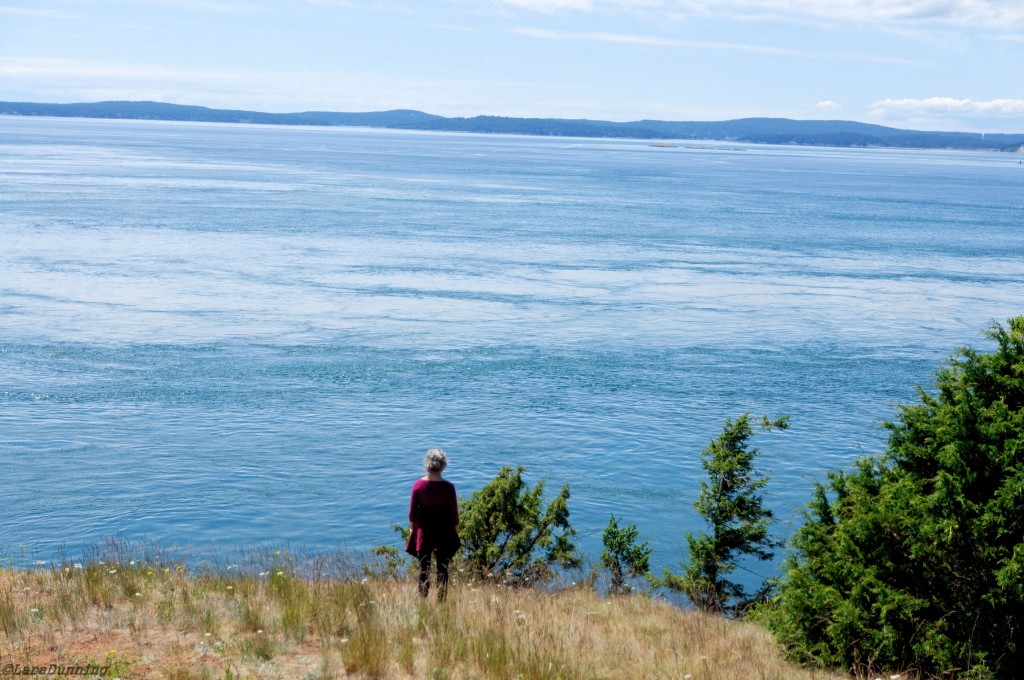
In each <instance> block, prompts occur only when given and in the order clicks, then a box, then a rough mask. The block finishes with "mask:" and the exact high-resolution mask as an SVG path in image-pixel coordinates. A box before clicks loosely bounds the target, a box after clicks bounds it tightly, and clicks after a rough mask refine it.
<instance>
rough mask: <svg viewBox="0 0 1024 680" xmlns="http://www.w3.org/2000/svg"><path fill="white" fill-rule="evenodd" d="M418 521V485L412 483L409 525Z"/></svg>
mask: <svg viewBox="0 0 1024 680" xmlns="http://www.w3.org/2000/svg"><path fill="white" fill-rule="evenodd" d="M415 522H416V485H415V484H413V485H412V493H411V494H410V495H409V525H410V526H411V525H413V524H414V523H415Z"/></svg>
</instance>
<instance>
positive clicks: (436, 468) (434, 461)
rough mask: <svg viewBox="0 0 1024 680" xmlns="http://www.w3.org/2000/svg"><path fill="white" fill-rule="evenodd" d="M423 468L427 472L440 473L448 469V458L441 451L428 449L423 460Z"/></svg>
mask: <svg viewBox="0 0 1024 680" xmlns="http://www.w3.org/2000/svg"><path fill="white" fill-rule="evenodd" d="M423 467H425V468H426V469H427V472H440V471H441V470H444V469H445V468H446V467H448V456H446V455H444V451H442V450H441V449H430V450H429V451H427V455H426V457H424V459H423Z"/></svg>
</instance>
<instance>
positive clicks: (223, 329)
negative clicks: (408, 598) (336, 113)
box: [0, 117, 1024, 565]
mask: <svg viewBox="0 0 1024 680" xmlns="http://www.w3.org/2000/svg"><path fill="white" fill-rule="evenodd" d="M704 147H706V148H685V145H683V144H681V145H680V147H679V148H674V149H666V148H655V147H652V146H650V145H649V144H648V143H645V142H642V141H628V140H588V139H565V138H560V139H559V138H555V139H547V138H532V137H507V136H483V135H468V134H437V133H418V132H391V131H378V130H363V129H344V128H342V129H317V128H285V127H262V126H241V125H238V126H235V125H203V124H182V123H162V122H133V121H99V120H97V121H84V120H66V119H64V120H61V119H28V118H26V119H20V118H4V117H0V480H2V484H3V498H4V500H3V503H2V509H0V554H3V555H10V556H13V558H14V559H15V560H16V561H17V560H21V559H24V560H26V561H30V560H32V559H37V558H39V557H42V558H49V557H51V556H53V555H55V554H57V553H59V552H60V551H62V550H65V551H68V552H70V553H79V552H81V550H82V549H83V548H84V547H85V546H88V545H90V544H92V543H93V542H95V541H97V540H99V539H102V538H103V537H109V536H113V535H118V534H120V535H123V536H124V537H126V538H129V539H140V540H147V541H155V542H157V543H160V544H162V545H167V546H183V547H187V546H192V547H201V548H204V549H207V548H216V549H229V548H230V549H234V548H237V547H246V546H266V545H272V546H283V545H290V546H292V547H293V548H304V549H312V550H317V549H333V548H335V547H338V546H343V547H345V548H348V549H350V550H362V549H366V548H368V547H370V546H373V545H376V544H379V543H381V542H385V541H392V542H393V540H394V538H393V534H392V532H391V529H390V528H389V527H390V525H391V524H392V523H395V522H404V521H405V513H406V511H407V502H408V501H407V499H408V493H409V489H410V487H411V484H412V482H413V480H414V479H415V478H416V477H417V476H419V475H420V474H422V470H421V467H420V461H421V460H422V455H423V452H424V451H425V450H426V449H427V448H428V447H432V446H440V447H442V448H444V449H446V450H447V451H448V453H449V455H450V458H451V466H450V468H449V472H448V475H447V476H448V477H449V478H450V479H451V480H452V481H453V482H455V484H456V486H457V488H458V489H459V491H460V493H462V494H468V493H470V492H471V491H473V490H474V489H477V488H479V487H480V486H481V485H483V484H484V483H485V482H486V481H487V480H489V479H490V478H492V477H493V476H494V474H495V473H496V472H497V471H498V470H499V468H500V467H501V466H503V465H523V466H525V467H526V468H527V477H528V478H529V479H530V480H531V481H535V480H538V479H541V478H544V479H547V480H548V484H549V486H550V488H552V489H554V488H557V487H560V486H561V485H562V484H570V486H571V490H572V499H571V501H570V509H571V512H572V521H573V523H574V524H575V526H576V527H577V529H578V530H579V533H580V538H581V543H582V545H583V547H584V548H585V549H587V550H588V551H589V552H590V553H591V554H598V553H599V550H600V533H601V529H602V528H603V527H604V525H605V524H606V523H607V520H608V516H609V514H611V513H614V514H615V515H617V516H619V517H621V518H622V519H623V520H625V521H626V522H635V523H636V524H638V526H639V528H640V530H641V533H642V535H643V536H644V537H645V538H647V539H649V540H650V541H651V544H652V545H653V546H654V548H655V560H656V561H657V563H658V564H659V565H664V564H670V563H674V562H676V561H677V560H678V559H680V558H681V557H683V551H682V547H681V546H682V545H683V542H682V537H683V534H684V532H685V531H687V530H692V529H699V528H700V526H701V525H700V524H699V518H698V517H697V516H696V514H695V511H694V510H693V508H692V505H691V504H692V502H693V500H694V499H695V498H696V495H697V493H698V483H699V481H700V479H701V477H702V471H701V468H700V451H701V449H702V448H704V446H705V445H706V444H707V443H708V441H709V439H711V438H712V437H714V436H715V435H716V434H717V433H718V431H719V430H720V428H721V425H722V422H723V421H724V419H725V418H727V417H730V416H736V415H739V414H741V413H744V412H748V411H749V412H751V413H752V414H756V415H758V416H759V415H761V414H763V413H768V414H770V415H773V416H775V415H781V414H790V416H791V418H792V429H791V430H790V431H788V432H785V433H780V434H770V435H759V436H758V439H757V440H756V441H758V442H759V446H760V448H761V450H762V458H761V459H760V462H761V465H762V467H763V469H764V470H765V471H766V472H769V473H770V474H771V475H772V482H771V485H770V486H769V489H768V497H769V503H770V504H771V505H772V507H774V508H775V509H776V511H777V513H778V515H779V517H780V523H779V526H778V532H779V535H780V536H783V535H786V534H787V533H788V532H789V531H791V530H792V526H793V522H794V521H795V517H796V511H797V509H798V507H799V506H800V505H801V504H803V503H804V502H805V501H806V500H807V499H808V498H809V490H810V484H811V481H812V480H814V479H822V478H823V477H824V473H825V471H826V470H827V469H829V468H832V467H836V466H841V465H846V464H849V463H850V462H851V461H853V460H854V459H855V458H856V457H857V456H859V455H861V454H864V453H873V452H878V451H880V450H881V449H882V447H883V446H884V442H885V433H884V431H883V430H882V429H881V427H880V424H881V422H882V421H883V420H885V419H887V418H890V417H892V415H893V413H894V409H895V405H896V403H898V402H901V401H902V402H907V401H911V400H913V399H914V398H915V384H918V383H920V384H925V385H927V384H928V383H929V382H930V381H931V378H932V375H933V372H934V369H935V368H936V366H937V365H938V363H939V362H940V361H941V360H942V359H943V358H944V357H946V356H947V355H948V354H949V352H950V351H951V350H952V349H953V348H954V347H956V346H959V345H965V344H972V345H974V346H977V347H988V342H987V341H986V340H984V339H983V338H982V336H981V333H982V331H983V330H984V329H985V327H986V326H987V325H988V324H989V323H990V322H991V321H992V320H1005V319H1006V318H1007V317H1009V316H1013V315H1017V314H1022V313H1024V167H1022V166H1020V165H1019V162H1018V161H1019V157H1018V156H1015V155H1011V154H994V153H985V154H970V153H952V152H941V151H891V150H836V149H811V148H801V147H769V146H759V147H754V146H742V147H738V146H736V145H734V144H729V143H707V144H704Z"/></svg>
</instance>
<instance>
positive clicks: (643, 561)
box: [601, 515, 652, 593]
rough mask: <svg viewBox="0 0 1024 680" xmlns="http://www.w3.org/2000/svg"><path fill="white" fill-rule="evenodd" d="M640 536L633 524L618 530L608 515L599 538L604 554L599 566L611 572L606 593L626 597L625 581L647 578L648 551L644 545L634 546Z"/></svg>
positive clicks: (649, 554) (649, 551)
mask: <svg viewBox="0 0 1024 680" xmlns="http://www.w3.org/2000/svg"><path fill="white" fill-rule="evenodd" d="M639 537H640V532H639V531H638V530H637V528H636V525H635V524H630V525H629V526H625V527H622V528H619V523H618V520H616V519H615V515H612V516H611V518H610V519H609V520H608V526H606V527H605V528H604V533H602V534H601V541H602V542H603V543H604V550H603V551H602V552H601V564H602V565H603V566H604V567H605V568H606V569H608V571H610V572H611V575H612V582H611V585H610V586H609V590H610V591H611V592H612V593H628V592H629V591H630V587H629V585H627V584H626V578H636V577H642V576H647V575H648V574H649V573H650V558H651V550H652V549H651V548H650V547H648V545H647V541H644V542H643V543H640V544H639V545H637V543H636V541H637V539H638V538H639Z"/></svg>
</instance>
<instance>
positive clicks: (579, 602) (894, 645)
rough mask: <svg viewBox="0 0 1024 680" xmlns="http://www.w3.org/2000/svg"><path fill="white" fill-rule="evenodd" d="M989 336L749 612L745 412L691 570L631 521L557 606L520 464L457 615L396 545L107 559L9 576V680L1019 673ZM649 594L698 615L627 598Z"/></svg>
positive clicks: (781, 423) (723, 442)
mask: <svg viewBox="0 0 1024 680" xmlns="http://www.w3.org/2000/svg"><path fill="white" fill-rule="evenodd" d="M989 338H990V339H991V340H992V341H994V343H995V345H996V347H995V350H994V351H993V352H990V353H982V352H977V351H974V350H971V349H961V350H958V351H957V352H956V353H955V354H954V355H953V356H952V357H951V358H950V360H949V361H948V362H947V363H946V364H945V365H944V366H943V367H942V368H941V369H940V370H939V372H938V374H937V380H936V384H935V387H936V391H935V393H934V394H931V393H928V392H926V391H925V390H921V393H920V401H921V403H919V404H911V405H905V406H902V407H900V409H899V412H898V413H897V418H896V420H895V421H894V422H893V423H889V424H888V425H887V427H888V428H889V430H890V438H889V443H888V447H887V450H886V452H885V453H884V454H882V455H879V456H877V457H866V458H863V459H861V460H859V461H857V462H856V463H855V465H854V466H853V468H852V469H851V470H849V471H842V470H839V471H833V472H831V473H830V474H829V477H828V480H829V481H828V483H827V484H817V485H816V486H815V489H814V494H813V498H812V501H811V503H810V504H809V505H808V509H807V512H806V516H805V522H804V523H803V525H802V526H801V527H800V528H799V529H797V531H796V533H795V535H794V536H793V538H792V539H791V540H790V542H789V550H788V555H787V559H786V563H785V569H784V574H783V576H782V578H781V579H778V580H772V581H770V582H768V583H766V584H764V586H763V587H762V588H760V589H759V590H758V592H756V593H754V594H752V595H749V594H747V593H746V591H745V590H744V588H743V587H742V586H741V584H739V583H734V582H732V581H730V580H729V579H728V576H729V574H730V573H731V572H732V571H733V570H735V569H736V568H737V567H739V566H740V562H739V561H738V560H740V559H744V558H745V559H769V558H770V557H771V556H772V554H773V551H774V549H775V548H777V547H779V545H780V542H779V541H777V540H776V539H774V538H773V537H772V536H771V535H770V532H769V522H770V520H771V519H772V513H771V510H770V509H769V508H767V507H765V505H764V502H765V497H764V495H763V494H762V490H763V489H764V487H765V486H766V485H767V483H768V479H767V478H766V477H763V476H761V475H760V474H759V473H758V472H757V470H756V469H755V467H754V463H755V460H756V458H757V456H758V451H757V450H756V449H754V448H751V447H750V446H749V442H748V440H749V439H750V437H751V436H752V434H753V429H752V428H751V426H750V422H749V419H748V417H747V416H746V415H744V416H742V417H740V418H738V419H737V420H736V421H732V420H727V421H726V423H725V428H724V430H723V432H722V434H721V435H720V436H719V437H718V438H717V439H715V440H713V441H712V442H711V443H710V444H709V445H708V447H707V448H706V449H705V451H704V453H703V454H702V458H703V463H704V469H705V471H706V472H707V473H708V481H707V482H705V483H702V484H701V495H700V498H699V499H698V501H697V503H696V504H695V508H696V510H697V511H698V513H699V514H700V515H701V516H702V517H703V518H704V519H705V520H706V521H707V523H708V528H709V531H708V533H703V534H693V533H690V534H688V535H687V537H686V542H687V545H688V547H689V556H688V559H687V560H686V561H684V562H683V564H682V565H681V566H682V568H683V571H682V573H675V572H672V571H666V572H665V574H664V576H663V577H662V578H657V577H654V576H652V575H651V574H650V573H649V557H650V554H651V549H650V548H649V547H648V545H647V544H646V543H645V542H642V541H640V537H639V535H638V532H637V531H636V527H635V525H620V524H619V519H617V518H615V517H611V518H610V520H609V523H608V526H607V527H606V529H605V531H604V533H603V535H602V539H603V543H604V551H603V553H602V555H601V562H600V564H601V568H603V569H604V572H603V573H604V576H601V574H599V572H598V571H592V572H590V573H589V574H587V576H586V577H585V578H581V579H579V585H577V584H576V583H572V584H569V583H566V584H563V587H560V588H556V587H554V586H553V585H552V582H553V580H554V579H556V578H558V577H564V576H565V574H567V573H572V572H573V570H579V568H580V565H581V564H582V563H583V562H584V561H585V560H584V557H583V556H582V555H580V553H579V551H578V549H577V547H576V544H575V530H574V529H573V527H572V526H571V524H570V522H569V506H568V501H569V487H568V485H566V486H564V487H562V489H561V491H560V492H559V493H558V494H557V495H556V496H555V497H554V498H553V499H551V500H550V501H549V502H547V503H545V501H544V483H543V482H538V483H537V484H536V485H535V486H533V487H532V488H531V487H530V486H528V485H527V484H526V483H525V481H524V479H523V472H524V470H523V469H522V468H517V469H512V468H510V467H506V468H503V469H502V470H501V471H500V472H499V474H498V475H497V477H496V478H495V479H494V480H493V481H492V482H490V483H489V484H487V485H486V486H484V487H483V488H482V489H479V490H477V491H475V492H474V493H473V494H472V495H471V496H470V497H469V498H465V499H463V501H462V525H461V527H460V529H461V532H462V537H463V546H462V552H461V554H460V555H459V556H458V557H457V559H456V561H455V568H456V571H457V572H458V573H459V574H460V575H461V577H462V580H461V583H456V586H455V588H454V589H453V592H452V593H451V595H450V597H449V599H448V600H447V601H446V602H444V603H443V604H438V603H434V602H425V601H422V600H420V599H419V598H418V597H417V595H416V588H415V586H414V585H413V583H412V581H411V580H410V579H409V578H407V577H406V576H405V574H406V573H407V567H408V559H407V558H406V557H405V556H404V555H403V554H402V553H401V552H400V551H399V549H398V548H396V547H394V546H380V547H379V548H377V549H375V550H374V554H375V555H376V561H375V562H372V563H367V564H362V565H354V564H352V563H349V562H346V561H344V560H341V559H335V560H330V559H323V558H319V559H315V560H303V561H302V562H301V563H297V562H296V560H295V559H294V558H291V557H289V556H288V555H287V554H282V553H280V552H277V553H274V554H272V555H264V556H262V557H258V558H254V559H256V562H253V563H248V564H246V565H245V566H244V568H242V569H239V568H238V566H237V565H220V566H215V567H210V566H206V567H204V568H203V569H201V570H198V571H192V570H191V569H190V568H189V567H188V566H186V565H185V564H182V563H177V562H175V561H174V560H170V559H167V558H161V557H151V556H147V557H144V558H140V559H132V558H131V556H130V554H129V552H130V551H128V550H126V549H125V547H124V546H123V545H118V544H116V543H115V544H113V545H112V547H113V550H110V549H109V548H111V546H108V550H107V551H106V552H105V553H104V555H106V556H105V557H104V558H99V557H97V558H95V559H93V560H91V561H89V562H87V563H86V564H84V565H81V564H72V563H68V564H60V565H59V566H49V567H46V568H43V569H38V570H33V571H21V570H12V569H8V570H6V571H0V633H2V635H3V646H2V648H0V655H2V661H3V663H4V668H3V669H2V670H3V671H4V673H5V674H7V675H19V674H20V675H27V674H29V673H27V672H25V671H24V670H19V669H22V668H29V669H31V668H32V667H49V666H50V665H51V664H55V666H54V668H55V669H56V670H57V672H51V674H59V671H60V670H61V668H67V667H72V668H74V667H83V666H84V667H103V668H108V669H109V671H108V672H107V673H106V674H105V677H139V678H168V679H171V680H187V679H191V678H218V679H223V680H230V679H235V678H306V679H309V680H313V679H314V678H332V677H357V678H551V679H555V678H565V679H568V678H683V680H695V679H696V678H708V679H711V678H722V679H726V678H780V679H782V678H814V677H835V673H837V672H843V673H852V674H854V675H855V676H856V677H861V678H875V677H889V678H899V677H908V678H909V677H918V675H919V676H920V677H927V678H932V677H943V678H946V677H957V678H972V679H974V680H981V679H983V678H986V679H987V678H1013V677H1022V673H1021V671H1020V670H1019V669H1020V668H1021V667H1022V666H1024V626H1022V624H1021V615H1020V613H1021V612H1022V611H1024V585H1022V584H1024V317H1018V318H1014V319H1010V321H1009V322H1008V325H1007V327H1003V326H1000V325H998V324H997V325H994V326H993V327H992V328H991V329H990V331H989ZM762 426H763V427H764V428H765V429H772V428H776V429H785V428H786V427H787V426H788V420H787V419H786V418H785V417H783V418H779V419H776V420H770V419H768V418H767V417H766V418H765V419H764V420H763V421H762ZM396 529H397V530H398V532H399V533H400V534H401V533H402V532H403V527H396ZM44 566H45V565H44ZM600 578H606V579H607V583H606V586H607V587H606V588H605V589H604V590H606V591H607V592H608V593H610V594H609V595H608V596H607V597H604V598H602V597H601V596H600V593H599V591H598V589H596V588H595V587H594V583H595V582H596V580H597V579H600ZM644 579H646V582H647V583H649V584H651V585H652V586H654V587H663V588H666V589H667V590H668V591H676V592H679V593H682V594H683V595H685V596H686V597H687V598H688V599H689V600H690V602H691V603H692V604H693V605H694V606H695V607H696V608H697V611H684V610H682V609H679V608H677V607H674V606H672V605H671V604H669V603H667V602H665V601H664V600H660V599H657V598H653V597H651V596H650V595H647V594H630V593H632V592H633V588H634V587H635V586H636V585H638V584H640V583H643V582H644ZM659 592H664V591H659ZM723 612H725V613H728V614H730V615H732V616H746V615H747V614H749V613H753V616H752V617H750V618H751V619H752V620H745V621H744V620H737V619H735V618H733V619H730V618H726V617H723V616H721V613H723ZM759 624H764V625H766V626H767V627H768V628H769V629H770V630H772V631H773V632H774V633H775V635H776V638H775V639H773V638H772V637H771V635H770V634H769V633H768V632H767V631H766V630H765V629H763V628H761V627H760V625H759ZM776 640H777V642H776ZM780 643H781V644H780ZM784 655H785V657H784ZM784 658H788V659H789V661H786V660H784ZM793 663H800V664H804V665H805V666H816V667H820V668H826V669H828V668H831V669H835V670H832V671H829V670H822V671H811V670H804V669H801V668H799V667H797V666H795V665H792V664H793ZM11 664H14V666H12V665H11ZM888 669H910V670H911V671H912V674H906V675H902V676H901V675H897V674H892V671H890V670H888ZM12 670H13V672H12ZM90 672H92V671H90ZM64 674H65V675H68V674H69V673H64ZM913 674H917V675H913ZM83 677H88V675H85V676H83Z"/></svg>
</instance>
